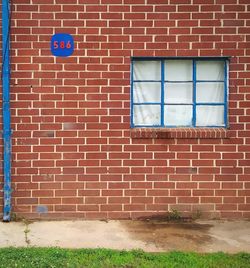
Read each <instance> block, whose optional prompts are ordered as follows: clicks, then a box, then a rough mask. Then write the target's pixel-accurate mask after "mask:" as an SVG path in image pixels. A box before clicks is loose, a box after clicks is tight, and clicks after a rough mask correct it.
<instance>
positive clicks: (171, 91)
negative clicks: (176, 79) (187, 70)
mask: <svg viewBox="0 0 250 268" xmlns="http://www.w3.org/2000/svg"><path fill="white" fill-rule="evenodd" d="M164 98H165V100H164V102H165V103H192V102H193V83H165V95H164Z"/></svg>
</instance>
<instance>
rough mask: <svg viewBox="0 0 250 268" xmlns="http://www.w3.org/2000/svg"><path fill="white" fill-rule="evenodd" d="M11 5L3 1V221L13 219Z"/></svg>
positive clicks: (7, 0)
mask: <svg viewBox="0 0 250 268" xmlns="http://www.w3.org/2000/svg"><path fill="white" fill-rule="evenodd" d="M10 14H11V12H10V3H9V0H2V89H3V99H2V105H3V107H2V108H3V175H4V188H3V191H4V204H3V205H4V207H3V221H6V222H8V221H10V219H11V127H10V23H11V20H10Z"/></svg>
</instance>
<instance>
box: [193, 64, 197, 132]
mask: <svg viewBox="0 0 250 268" xmlns="http://www.w3.org/2000/svg"><path fill="white" fill-rule="evenodd" d="M196 80H197V79H196V60H193V127H196Z"/></svg>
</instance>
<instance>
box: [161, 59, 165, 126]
mask: <svg viewBox="0 0 250 268" xmlns="http://www.w3.org/2000/svg"><path fill="white" fill-rule="evenodd" d="M164 81H165V66H164V60H161V126H162V127H164V110H165V109H164V99H165V97H164Z"/></svg>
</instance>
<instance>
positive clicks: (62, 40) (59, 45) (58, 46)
mask: <svg viewBox="0 0 250 268" xmlns="http://www.w3.org/2000/svg"><path fill="white" fill-rule="evenodd" d="M50 49H51V53H52V54H53V55H54V56H57V57H68V56H71V55H72V54H73V52H74V39H73V37H72V36H71V35H70V34H65V33H58V34H54V35H53V36H52V38H51V43H50Z"/></svg>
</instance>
